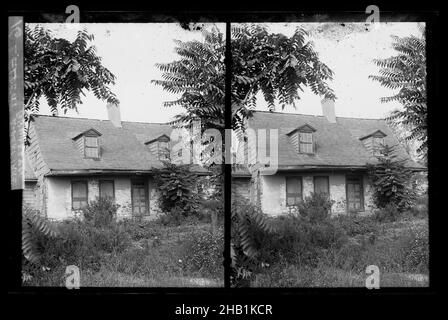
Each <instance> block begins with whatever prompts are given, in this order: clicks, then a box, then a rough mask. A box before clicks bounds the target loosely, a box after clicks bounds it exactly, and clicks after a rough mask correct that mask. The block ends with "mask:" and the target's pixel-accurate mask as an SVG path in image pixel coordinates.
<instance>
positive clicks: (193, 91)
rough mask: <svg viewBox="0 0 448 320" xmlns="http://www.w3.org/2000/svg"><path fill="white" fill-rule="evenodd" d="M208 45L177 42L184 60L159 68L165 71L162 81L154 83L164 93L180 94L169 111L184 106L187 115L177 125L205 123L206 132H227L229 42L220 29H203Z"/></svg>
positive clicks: (178, 117) (170, 103) (180, 118)
mask: <svg viewBox="0 0 448 320" xmlns="http://www.w3.org/2000/svg"><path fill="white" fill-rule="evenodd" d="M201 32H202V34H203V36H204V41H197V40H194V41H187V42H182V41H178V40H175V42H176V45H177V47H176V49H175V50H176V53H177V54H178V55H179V56H180V60H177V61H173V62H170V63H166V64H157V65H156V66H157V67H158V68H159V69H160V70H161V71H163V75H162V78H163V79H162V80H152V83H154V84H155V85H159V86H161V87H162V88H163V89H164V90H166V91H168V92H171V93H175V94H179V95H180V97H179V98H178V99H176V100H174V101H167V102H165V103H164V106H165V107H171V106H175V105H178V106H182V107H183V108H185V113H182V114H179V115H177V116H176V117H175V120H174V122H173V124H183V125H188V124H190V123H191V121H193V120H199V119H200V120H201V123H202V125H203V126H204V127H205V128H216V129H223V128H224V98H225V92H224V79H225V65H224V55H225V41H224V37H223V34H222V33H220V32H219V31H218V30H217V29H216V28H212V29H211V30H206V29H202V31H201Z"/></svg>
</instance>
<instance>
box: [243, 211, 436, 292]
mask: <svg viewBox="0 0 448 320" xmlns="http://www.w3.org/2000/svg"><path fill="white" fill-rule="evenodd" d="M333 223H334V224H335V225H336V226H339V227H340V228H342V229H343V230H344V234H345V235H346V238H344V240H343V241H342V242H343V244H342V245H340V246H336V245H330V246H327V247H325V248H320V249H319V250H316V251H314V253H313V254H314V257H313V259H308V260H306V259H303V258H302V260H299V259H291V258H288V259H286V258H280V259H278V260H277V261H275V262H274V263H272V264H270V265H269V267H265V268H263V269H262V270H261V272H258V273H256V274H255V275H254V276H253V277H252V279H251V282H250V286H252V287H365V285H366V278H367V276H368V274H367V273H366V267H367V266H369V265H377V266H378V267H379V270H380V287H426V286H428V285H429V271H428V255H429V253H428V252H429V247H428V224H427V218H426V219H425V218H421V217H412V216H410V215H404V216H403V217H401V218H399V219H398V220H397V221H394V222H378V221H376V220H375V219H374V218H373V217H364V218H351V217H341V218H336V219H335V220H334V221H333ZM306 253H309V252H306ZM310 255H311V254H310ZM303 261H305V262H303ZM310 261H311V262H310Z"/></svg>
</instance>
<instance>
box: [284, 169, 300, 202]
mask: <svg viewBox="0 0 448 320" xmlns="http://www.w3.org/2000/svg"><path fill="white" fill-rule="evenodd" d="M293 178H295V179H297V178H298V179H300V200H301V201H303V177H302V176H297V175H288V176H286V177H285V191H286V206H287V207H294V206H297V203H294V204H288V198H290V197H289V196H288V195H289V194H296V193H291V192H288V179H293ZM294 198H299V197H294Z"/></svg>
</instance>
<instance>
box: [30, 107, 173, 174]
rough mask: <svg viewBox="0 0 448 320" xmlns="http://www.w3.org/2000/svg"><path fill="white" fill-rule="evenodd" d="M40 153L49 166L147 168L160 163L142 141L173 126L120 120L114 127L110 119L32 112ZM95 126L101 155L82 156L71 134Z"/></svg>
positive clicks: (86, 168)
mask: <svg viewBox="0 0 448 320" xmlns="http://www.w3.org/2000/svg"><path fill="white" fill-rule="evenodd" d="M31 125H32V126H34V128H35V131H36V135H37V139H38V143H39V147H40V150H41V153H42V157H43V160H44V162H45V163H46V165H47V166H48V168H49V169H50V170H54V171H65V170H66V171H74V170H80V171H81V170H110V171H113V170H116V171H148V170H151V169H153V168H160V167H162V166H163V164H162V163H161V162H160V161H159V160H158V159H157V158H156V156H154V155H153V154H152V153H151V152H150V151H149V148H148V147H147V146H146V145H145V142H147V141H149V140H151V139H154V138H157V137H159V136H161V135H167V136H170V134H171V130H172V127H171V126H169V125H167V124H159V123H139V122H126V121H123V122H122V128H117V127H115V126H114V125H113V124H112V123H111V122H110V121H109V120H95V119H81V118H68V117H52V116H42V115H33V121H32V123H31ZM90 129H93V130H96V131H98V132H100V133H101V136H99V137H98V139H99V145H100V154H101V157H100V159H99V160H97V159H85V158H84V157H83V155H82V154H81V153H80V152H79V150H78V149H77V148H76V145H75V141H73V137H76V136H77V135H79V134H81V133H83V132H85V131H86V130H90Z"/></svg>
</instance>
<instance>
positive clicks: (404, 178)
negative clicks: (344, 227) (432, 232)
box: [369, 145, 415, 211]
mask: <svg viewBox="0 0 448 320" xmlns="http://www.w3.org/2000/svg"><path fill="white" fill-rule="evenodd" d="M377 158H378V163H377V164H374V165H369V171H370V175H371V177H372V184H373V188H374V194H373V200H374V203H375V205H376V206H377V207H378V208H385V207H386V206H388V205H395V206H396V207H397V208H398V209H399V210H400V211H401V210H404V209H406V208H409V207H410V206H411V205H412V203H413V200H414V198H415V195H414V192H413V190H412V187H411V179H412V172H411V171H410V170H409V169H407V168H406V167H405V162H406V159H398V157H397V155H396V152H395V147H394V146H388V145H383V146H382V148H381V155H380V156H378V157H377Z"/></svg>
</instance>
